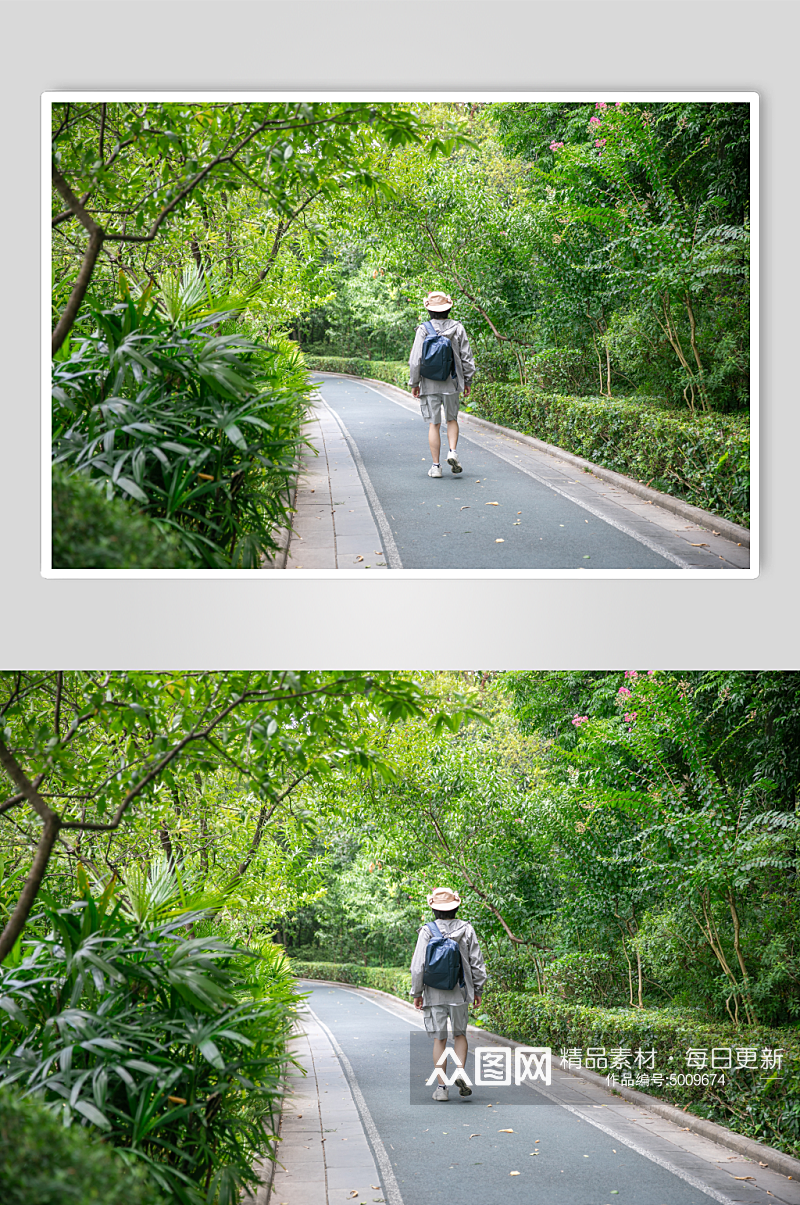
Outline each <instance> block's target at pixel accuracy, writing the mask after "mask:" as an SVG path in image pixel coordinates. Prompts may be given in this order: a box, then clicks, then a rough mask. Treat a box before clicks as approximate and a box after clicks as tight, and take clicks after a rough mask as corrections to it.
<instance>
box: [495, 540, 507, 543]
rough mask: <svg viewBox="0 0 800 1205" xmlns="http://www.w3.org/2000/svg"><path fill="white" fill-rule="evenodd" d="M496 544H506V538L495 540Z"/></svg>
mask: <svg viewBox="0 0 800 1205" xmlns="http://www.w3.org/2000/svg"><path fill="white" fill-rule="evenodd" d="M495 544H505V540H495Z"/></svg>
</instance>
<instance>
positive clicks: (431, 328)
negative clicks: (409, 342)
mask: <svg viewBox="0 0 800 1205" xmlns="http://www.w3.org/2000/svg"><path fill="white" fill-rule="evenodd" d="M422 326H423V328H424V329H425V330H426V331H427V332H428V334H429V335H436V334H438V331H437V330H436V327H435V326H434V325H433V323H432V322H431V321H430V319H428V321H427V322H423V323H422Z"/></svg>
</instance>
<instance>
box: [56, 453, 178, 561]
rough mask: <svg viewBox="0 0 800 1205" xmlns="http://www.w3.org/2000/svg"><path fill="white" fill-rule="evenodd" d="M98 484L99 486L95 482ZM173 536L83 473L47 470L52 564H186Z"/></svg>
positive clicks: (60, 469)
mask: <svg viewBox="0 0 800 1205" xmlns="http://www.w3.org/2000/svg"><path fill="white" fill-rule="evenodd" d="M98 486H100V488H98ZM194 564H196V562H195V561H194V560H193V559H192V558H191V557H190V556H189V555H188V553H187V551H186V549H185V548H183V547H182V546H181V543H180V541H179V540H178V538H177V536H175V535H174V534H173V533H171V532H163V531H161V530H160V528H159V527H158V526H157V525H156V523H155V522H154V521H153V520H152V519H150V518H148V517H147V515H145V514H143V513H142V512H141V511H140V510H139V509H138V508H137V507H136V506H134V505H133V504H131V503H128V502H125V501H123V499H122V498H107V497H106V495H105V490H104V489H103V488H102V484H101V483H100V482H95V483H94V484H93V483H92V482H91V481H90V480H89V478H88V477H87V476H86V475H85V474H83V473H75V474H73V475H72V476H70V475H69V474H68V473H66V472H65V470H64V469H62V468H60V467H59V466H56V467H55V468H54V470H53V568H54V569H190V568H191V567H192V566H193V565H194Z"/></svg>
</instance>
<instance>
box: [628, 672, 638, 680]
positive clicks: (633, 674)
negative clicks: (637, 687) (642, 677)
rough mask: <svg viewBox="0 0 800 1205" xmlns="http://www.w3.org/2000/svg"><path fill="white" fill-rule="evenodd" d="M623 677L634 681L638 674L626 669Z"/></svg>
mask: <svg viewBox="0 0 800 1205" xmlns="http://www.w3.org/2000/svg"><path fill="white" fill-rule="evenodd" d="M625 677H626V678H633V679H634V680H635V679H636V678H638V677H639V674H638V672H637V671H636V670H635V669H626V670H625Z"/></svg>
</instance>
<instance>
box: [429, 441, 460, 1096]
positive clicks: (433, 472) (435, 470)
mask: <svg viewBox="0 0 800 1205" xmlns="http://www.w3.org/2000/svg"><path fill="white" fill-rule="evenodd" d="M458 471H459V473H460V472H461V469H459V470H458ZM441 475H442V466H441V465H440V464H432V465H431V467H430V468H429V469H428V476H429V477H441ZM445 1100H447V1097H445Z"/></svg>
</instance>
